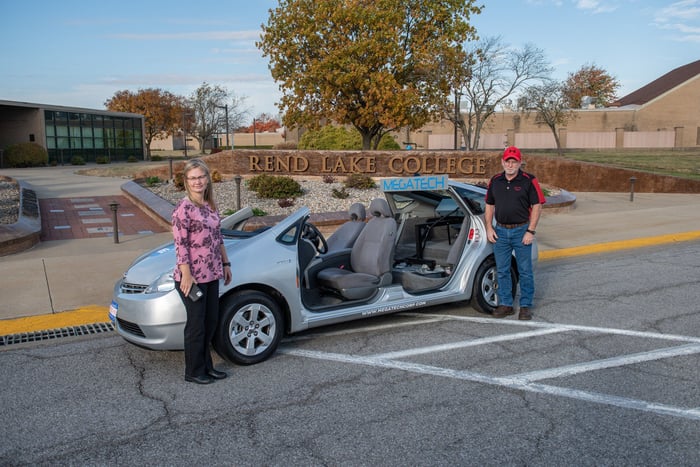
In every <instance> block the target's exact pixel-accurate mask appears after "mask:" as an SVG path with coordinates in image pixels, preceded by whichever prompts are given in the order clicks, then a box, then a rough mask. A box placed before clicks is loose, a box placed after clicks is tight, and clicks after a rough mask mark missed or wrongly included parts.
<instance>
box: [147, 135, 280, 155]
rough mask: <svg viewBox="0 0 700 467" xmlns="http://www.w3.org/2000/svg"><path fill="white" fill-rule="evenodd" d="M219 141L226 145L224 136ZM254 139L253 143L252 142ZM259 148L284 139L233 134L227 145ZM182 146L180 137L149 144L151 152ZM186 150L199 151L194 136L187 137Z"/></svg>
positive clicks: (273, 136) (275, 143)
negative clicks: (257, 146) (255, 146)
mask: <svg viewBox="0 0 700 467" xmlns="http://www.w3.org/2000/svg"><path fill="white" fill-rule="evenodd" d="M218 138H219V141H220V142H221V144H222V145H225V144H226V135H225V134H221V135H218ZM254 139H255V141H254ZM254 142H255V144H257V145H259V146H275V145H277V144H280V143H283V142H284V137H283V136H282V134H280V133H268V132H265V133H256V134H255V137H253V133H234V134H232V135H230V136H229V144H231V143H233V147H234V148H235V147H236V146H253V143H254ZM181 146H182V135H179V136H178V135H176V136H175V137H174V138H173V136H168V137H167V138H165V139H154V140H153V141H152V142H151V150H152V151H172V150H174V148H178V149H179V148H181ZM187 149H188V150H189V151H199V142H198V141H197V138H195V137H194V136H189V135H188V136H187Z"/></svg>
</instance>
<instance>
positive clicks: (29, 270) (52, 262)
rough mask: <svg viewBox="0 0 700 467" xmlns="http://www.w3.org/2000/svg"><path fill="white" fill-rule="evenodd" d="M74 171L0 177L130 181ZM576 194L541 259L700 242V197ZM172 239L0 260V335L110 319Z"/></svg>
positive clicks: (106, 183) (113, 187)
mask: <svg viewBox="0 0 700 467" xmlns="http://www.w3.org/2000/svg"><path fill="white" fill-rule="evenodd" d="M75 170H78V168H75V167H60V168H45V169H44V168H42V169H3V170H0V174H2V175H7V176H10V177H13V178H16V179H18V180H22V181H25V182H27V183H29V184H31V185H32V186H33V187H34V188H35V190H36V192H37V196H38V198H39V199H40V200H41V199H47V198H88V197H100V196H119V195H121V194H122V192H121V186H122V185H123V184H124V183H126V182H127V181H128V180H126V179H118V178H117V179H111V178H105V177H86V176H82V175H75V174H74V173H73V172H74V171H75ZM574 195H575V196H576V198H577V201H576V203H575V204H574V206H572V207H571V208H568V209H565V210H562V212H552V211H556V210H551V211H550V210H548V209H545V210H544V214H543V216H542V218H541V220H540V223H539V225H538V228H537V240H538V245H539V250H540V260H541V261H546V260H550V259H555V258H561V257H565V256H572V255H580V254H590V253H601V252H606V251H611V250H618V249H624V248H635V247H641V246H650V245H657V244H662V243H669V242H674V241H682V240H696V239H700V214H699V213H698V210H697V205H698V201H700V195H697V194H649V193H635V195H634V201H630V195H629V193H574ZM110 214H111V213H110ZM44 215H45V213H43V212H42V217H43V216H44ZM121 230H122V229H121V228H120V231H121ZM136 231H138V229H137V230H136ZM144 232H149V230H148V229H146V230H144ZM170 240H171V234H170V232H169V231H166V232H160V233H156V232H150V233H140V234H133V235H121V234H120V237H119V243H118V244H117V243H114V241H113V237H111V235H110V236H101V237H96V238H79V239H69V240H53V241H43V242H41V243H40V244H38V245H37V246H35V247H34V248H32V249H30V250H27V251H24V252H21V253H16V254H14V255H10V256H4V257H0V277H1V278H2V279H0V336H3V335H9V334H17V333H23V332H33V331H38V330H45V329H55V328H60V327H64V326H76V325H82V324H87V323H104V322H107V321H108V318H107V310H108V307H109V303H110V301H111V299H112V289H113V287H114V284H115V282H116V281H117V280H118V279H119V277H120V276H121V274H122V273H123V272H124V271H125V270H126V268H127V267H128V265H129V264H130V263H131V262H132V261H133V260H134V259H135V258H136V257H137V256H138V255H140V254H141V253H143V252H145V251H147V250H149V249H151V248H154V247H156V246H158V245H160V244H163V243H166V242H169V241H170Z"/></svg>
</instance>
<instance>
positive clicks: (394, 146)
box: [299, 125, 401, 151]
mask: <svg viewBox="0 0 700 467" xmlns="http://www.w3.org/2000/svg"><path fill="white" fill-rule="evenodd" d="M299 149H326V150H356V149H362V135H360V132H359V131H357V130H356V129H355V128H350V129H347V128H345V127H341V126H335V125H326V126H324V127H323V128H320V129H318V130H309V131H307V132H306V133H304V134H303V135H302V136H301V139H300V140H299ZM377 149H379V150H382V151H391V150H398V149H401V146H399V144H398V143H397V142H396V141H394V138H392V137H391V136H389V135H388V134H387V135H384V136H382V139H381V140H380V141H379V145H378V146H377Z"/></svg>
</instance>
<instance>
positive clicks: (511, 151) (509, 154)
mask: <svg viewBox="0 0 700 467" xmlns="http://www.w3.org/2000/svg"><path fill="white" fill-rule="evenodd" d="M508 159H515V160H517V161H518V162H520V161H522V160H523V156H522V155H521V154H520V149H518V148H516V147H515V146H510V147H508V148H506V150H505V151H503V160H504V161H507V160H508Z"/></svg>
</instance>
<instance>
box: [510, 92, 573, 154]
mask: <svg viewBox="0 0 700 467" xmlns="http://www.w3.org/2000/svg"><path fill="white" fill-rule="evenodd" d="M520 105H521V106H522V107H523V108H522V109H521V111H522V112H525V113H528V114H529V113H530V112H532V111H534V112H535V123H536V124H538V125H547V127H548V128H549V129H550V130H551V131H552V134H553V135H554V141H555V142H556V144H557V153H558V154H559V155H560V156H562V155H563V151H562V148H561V141H560V140H559V133H558V131H557V130H558V129H560V128H561V127H562V126H566V124H567V123H568V122H569V121H570V120H572V119H574V118H576V114H575V113H574V111H573V110H571V109H570V108H569V103H568V99H567V97H566V95H565V85H564V83H561V82H558V81H549V82H546V83H544V84H541V85H535V86H530V87H529V88H528V89H527V90H526V91H525V93H524V94H523V96H522V98H521V99H520Z"/></svg>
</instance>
